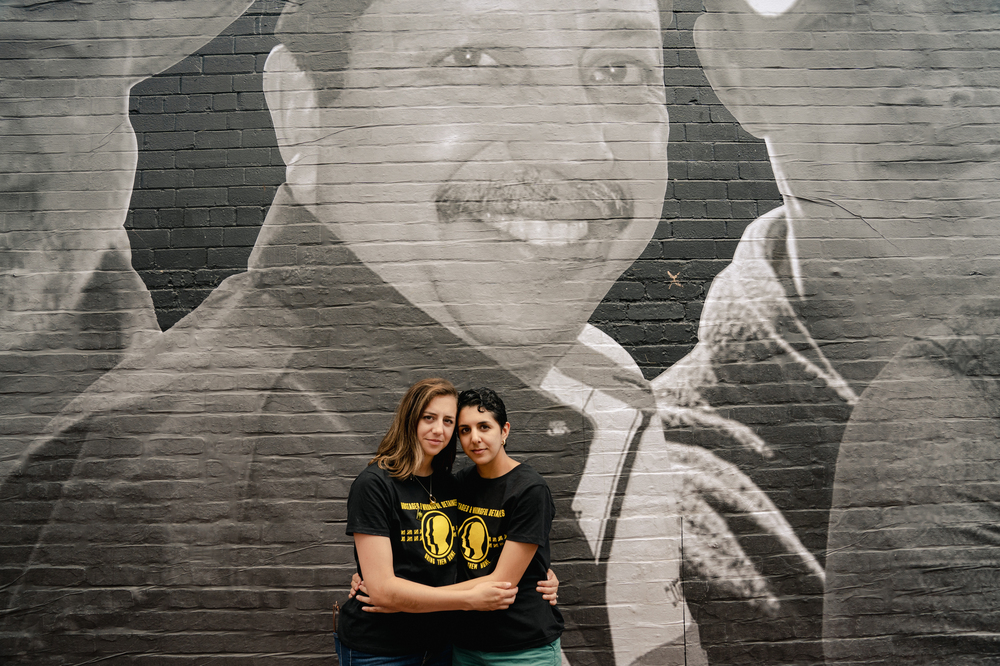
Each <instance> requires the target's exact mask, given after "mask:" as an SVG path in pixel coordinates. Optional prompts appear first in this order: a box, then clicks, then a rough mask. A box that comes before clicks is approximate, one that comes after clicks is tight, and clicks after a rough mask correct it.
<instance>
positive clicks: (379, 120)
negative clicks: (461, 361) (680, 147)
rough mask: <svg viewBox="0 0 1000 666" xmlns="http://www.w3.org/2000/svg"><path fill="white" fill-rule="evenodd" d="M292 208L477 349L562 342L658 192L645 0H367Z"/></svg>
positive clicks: (653, 66) (638, 240) (662, 164)
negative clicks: (329, 229) (325, 226)
mask: <svg viewBox="0 0 1000 666" xmlns="http://www.w3.org/2000/svg"><path fill="white" fill-rule="evenodd" d="M350 49H351V55H350V65H349V67H348V69H347V70H346V71H345V72H344V75H343V82H344V87H343V90H342V91H341V93H340V94H339V96H338V97H337V98H336V100H335V101H334V102H333V104H332V105H330V106H327V107H323V108H321V109H319V110H318V112H317V114H316V120H315V122H316V124H317V126H318V129H317V130H316V131H315V134H314V137H315V140H313V141H310V142H309V143H308V145H302V146H300V147H299V148H298V149H297V150H299V153H298V154H299V160H298V161H297V163H296V164H295V165H293V166H292V168H290V170H289V182H290V184H292V185H293V191H295V192H296V197H297V198H298V199H299V201H302V202H308V205H310V206H311V207H312V208H313V210H314V212H315V214H316V215H317V217H319V219H320V220H322V221H324V222H327V223H329V224H330V225H332V226H333V228H334V230H335V232H336V234H337V235H338V236H339V237H340V238H341V239H342V240H343V241H345V242H346V243H347V244H348V245H349V246H350V247H351V249H352V250H353V251H354V252H355V253H356V254H357V256H358V257H360V258H361V259H362V260H363V261H364V262H365V263H366V264H367V265H368V266H370V267H371V268H373V269H374V270H375V271H376V272H377V273H379V274H380V275H381V276H382V277H383V278H384V279H386V280H387V281H388V282H390V283H391V284H393V285H394V286H395V287H396V288H397V289H399V290H400V291H401V292H402V293H403V294H404V295H405V296H407V298H409V300H410V301H411V302H413V303H414V304H416V305H418V306H420V307H421V308H423V309H424V310H425V311H427V312H429V313H430V314H431V315H432V316H434V317H435V318H436V319H438V320H439V321H441V322H442V323H445V324H446V325H450V326H453V327H455V328H457V329H458V330H460V331H462V332H463V333H464V334H466V335H468V336H470V337H471V338H472V339H473V340H474V341H476V342H479V343H481V344H485V345H498V344H499V345H504V344H525V343H527V344H531V343H546V342H551V341H557V340H573V339H574V338H575V336H576V335H577V334H578V333H579V331H580V329H581V327H582V326H583V325H584V323H585V322H586V321H587V319H588V318H589V317H590V315H591V314H592V312H593V309H594V307H595V306H596V305H597V304H598V303H599V302H600V301H601V299H602V298H603V297H604V296H605V294H606V293H607V291H608V289H609V288H610V286H611V285H612V284H613V283H614V282H615V280H616V279H617V278H618V277H619V276H620V274H621V273H622V272H623V271H624V270H625V269H626V268H627V267H628V266H629V265H631V263H632V262H633V261H634V260H635V259H636V258H637V257H638V256H639V254H640V253H641V252H642V251H643V249H644V248H645V247H646V245H647V243H648V242H649V240H650V238H651V237H652V234H653V232H654V231H655V229H656V226H657V223H658V221H659V218H660V212H661V208H662V202H663V196H664V192H665V188H666V146H667V132H668V125H667V121H668V118H667V114H666V110H665V107H664V90H663V81H662V72H661V70H662V61H661V58H662V56H661V37H660V30H659V11H658V8H657V4H656V0H530V1H528V0H454V1H452V2H426V0H375V1H374V2H373V3H372V5H371V6H370V7H369V9H368V10H367V12H366V13H365V14H363V15H362V16H361V17H360V18H359V19H358V20H357V21H356V22H355V24H354V27H353V29H352V34H351V37H350Z"/></svg>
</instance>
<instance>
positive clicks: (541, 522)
mask: <svg viewBox="0 0 1000 666" xmlns="http://www.w3.org/2000/svg"><path fill="white" fill-rule="evenodd" d="M554 514H555V507H554V505H553V503H552V493H551V492H549V487H548V486H547V485H545V483H544V482H541V483H536V484H532V485H530V486H528V487H527V488H525V489H524V491H523V492H522V493H520V494H519V495H518V497H517V498H516V503H515V505H514V506H513V507H512V508H511V516H510V523H509V524H508V526H507V540H508V541H516V542H518V543H533V544H537V545H539V546H542V545H545V544H546V543H548V540H549V530H550V529H551V528H552V518H553V516H554Z"/></svg>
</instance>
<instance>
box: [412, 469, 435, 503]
mask: <svg viewBox="0 0 1000 666" xmlns="http://www.w3.org/2000/svg"><path fill="white" fill-rule="evenodd" d="M413 478H414V479H416V480H417V483H419V484H420V487H421V488H423V490H424V492H425V493H427V497H428V499H430V501H431V504H437V498H436V497H434V474H433V473H432V474H431V475H430V477H429V478H430V482H431V489H430V490H427V486H425V485H424V484H423V482H422V481H421V480H420V477H419V476H417V475H416V474H414V475H413Z"/></svg>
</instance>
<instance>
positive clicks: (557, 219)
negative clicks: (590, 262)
mask: <svg viewBox="0 0 1000 666" xmlns="http://www.w3.org/2000/svg"><path fill="white" fill-rule="evenodd" d="M437 209H438V215H439V216H440V217H441V218H442V219H443V220H446V221H453V220H460V219H473V220H478V221H479V222H482V223H483V224H486V225H487V226H489V227H492V228H493V229H496V230H497V231H500V232H501V233H502V234H504V235H505V236H508V237H510V238H515V239H518V240H522V241H525V242H527V243H529V244H531V245H555V246H562V245H569V244H570V243H574V242H577V241H580V240H584V239H591V238H593V239H596V238H603V237H605V236H608V237H610V236H612V235H616V234H617V232H618V231H619V230H620V227H621V226H622V225H624V224H627V223H628V222H629V221H630V220H631V219H632V202H631V200H629V199H628V198H627V197H626V196H625V193H624V192H623V191H622V189H621V188H620V187H619V186H618V185H617V184H615V183H610V182H601V181H571V180H566V179H563V178H558V177H555V176H554V174H551V173H548V172H542V171H540V170H531V171H524V172H520V173H518V174H517V176H516V177H515V178H511V179H509V180H504V181H490V182H475V183H469V182H450V183H446V184H445V185H444V186H443V187H442V188H441V189H440V191H439V192H438V196H437ZM615 222H617V223H618V224H614V223H615Z"/></svg>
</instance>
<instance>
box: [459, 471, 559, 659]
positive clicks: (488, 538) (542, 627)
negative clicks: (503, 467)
mask: <svg viewBox="0 0 1000 666" xmlns="http://www.w3.org/2000/svg"><path fill="white" fill-rule="evenodd" d="M456 480H457V481H458V499H459V502H458V509H459V521H460V522H459V523H457V524H458V525H459V527H458V532H457V539H456V543H455V547H456V549H457V550H458V551H459V552H460V554H461V555H462V556H463V557H462V558H461V559H460V560H459V565H458V578H459V580H468V579H470V578H478V577H480V576H486V575H489V574H490V573H492V572H493V570H494V569H496V565H497V561H499V559H500V551H502V550H503V545H504V543H505V542H506V541H507V540H508V539H509V540H511V541H517V542H519V543H533V544H537V545H538V550H536V551H535V555H534V557H532V558H531V562H530V563H529V564H528V568H527V569H525V571H524V576H523V577H522V578H521V580H520V581H518V582H517V587H518V590H517V598H516V599H515V600H514V604H513V605H512V606H511V607H510V608H508V609H506V610H498V611H492V612H488V613H484V612H471V611H470V612H467V613H457V614H455V615H456V623H457V625H458V631H457V632H456V633H455V634H454V638H455V641H454V642H455V645H458V646H460V647H463V648H466V649H468V650H484V651H488V652H512V651H514V650H527V649H530V648H535V647H541V646H543V645H548V644H549V643H551V642H552V641H554V640H556V639H557V638H559V636H560V635H561V634H562V630H563V619H562V615H561V614H560V613H559V611H558V609H556V608H555V607H554V606H550V605H549V602H547V601H545V599H543V598H542V595H541V594H540V593H538V592H536V591H535V584H536V583H537V582H538V581H540V580H543V579H544V578H545V576H546V573H547V572H548V569H549V561H550V554H549V530H550V529H551V527H552V519H553V517H554V516H555V504H554V503H553V502H552V493H550V492H549V487H548V485H547V484H546V483H545V479H543V478H542V477H541V475H540V474H538V472H536V471H535V470H533V469H531V468H530V467H528V466H527V465H523V464H522V465H518V466H517V467H515V468H514V469H512V470H511V471H510V472H507V473H506V474H504V475H503V476H501V477H499V478H497V479H484V478H482V477H481V476H479V473H478V472H477V471H476V468H475V467H469V468H466V469H463V470H461V471H460V472H458V474H456Z"/></svg>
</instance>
